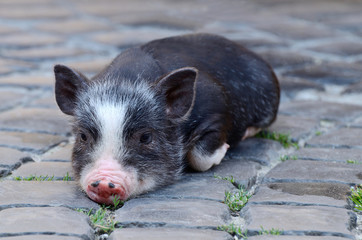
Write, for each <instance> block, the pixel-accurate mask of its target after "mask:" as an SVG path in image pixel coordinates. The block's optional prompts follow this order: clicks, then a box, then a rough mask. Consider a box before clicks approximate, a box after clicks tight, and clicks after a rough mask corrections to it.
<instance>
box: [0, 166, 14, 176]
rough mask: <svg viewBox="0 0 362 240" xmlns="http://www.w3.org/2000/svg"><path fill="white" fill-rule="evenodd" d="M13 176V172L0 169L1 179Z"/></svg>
mask: <svg viewBox="0 0 362 240" xmlns="http://www.w3.org/2000/svg"><path fill="white" fill-rule="evenodd" d="M10 174H11V170H10V169H9V168H5V167H0V178H2V177H6V176H8V175H10Z"/></svg>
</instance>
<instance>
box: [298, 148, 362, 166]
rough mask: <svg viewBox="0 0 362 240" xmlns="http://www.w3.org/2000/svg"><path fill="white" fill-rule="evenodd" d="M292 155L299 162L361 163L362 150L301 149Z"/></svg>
mask: <svg viewBox="0 0 362 240" xmlns="http://www.w3.org/2000/svg"><path fill="white" fill-rule="evenodd" d="M292 155H294V156H297V158H298V159H301V160H316V161H331V162H341V163H347V160H352V161H357V162H360V163H362V149H345V148H337V149H336V148H301V149H299V150H297V151H295V152H294V153H293V154H292Z"/></svg>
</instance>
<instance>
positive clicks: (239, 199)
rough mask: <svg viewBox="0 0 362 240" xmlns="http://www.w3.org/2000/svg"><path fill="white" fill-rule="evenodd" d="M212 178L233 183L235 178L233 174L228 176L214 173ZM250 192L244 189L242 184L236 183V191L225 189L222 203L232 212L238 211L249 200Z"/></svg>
mask: <svg viewBox="0 0 362 240" xmlns="http://www.w3.org/2000/svg"><path fill="white" fill-rule="evenodd" d="M214 178H216V179H221V180H225V181H228V182H230V183H231V184H233V185H235V179H234V177H233V176H230V177H221V176H217V175H214ZM250 197H251V196H250V194H249V193H248V192H247V191H246V190H244V188H243V186H241V185H238V189H237V191H226V192H225V201H224V203H225V204H226V205H227V206H228V207H229V209H230V210H231V211H233V212H239V211H240V210H241V209H242V208H243V207H244V206H245V204H246V203H247V202H248V201H249V198H250Z"/></svg>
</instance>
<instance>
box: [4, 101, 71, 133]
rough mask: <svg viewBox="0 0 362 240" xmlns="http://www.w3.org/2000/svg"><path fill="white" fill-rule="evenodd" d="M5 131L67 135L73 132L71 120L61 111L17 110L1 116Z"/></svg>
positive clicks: (40, 109)
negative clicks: (14, 130)
mask: <svg viewBox="0 0 362 240" xmlns="http://www.w3.org/2000/svg"><path fill="white" fill-rule="evenodd" d="M0 126H1V127H2V128H3V129H11V130H13V129H16V130H22V131H33V132H45V133H56V134H62V135H65V134H66V133H69V132H70V131H71V127H70V125H69V118H67V117H66V115H65V114H63V113H62V112H61V111H60V110H59V109H45V108H16V109H14V110H10V111H7V112H6V113H2V114H0Z"/></svg>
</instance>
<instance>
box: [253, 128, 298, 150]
mask: <svg viewBox="0 0 362 240" xmlns="http://www.w3.org/2000/svg"><path fill="white" fill-rule="evenodd" d="M255 137H257V138H264V139H270V140H274V141H278V142H279V143H280V144H282V145H283V147H284V148H289V147H295V148H297V149H298V148H299V146H298V144H297V143H294V142H292V139H291V138H290V136H289V134H283V133H276V132H272V133H271V132H267V131H261V132H259V133H258V134H257V135H255Z"/></svg>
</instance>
